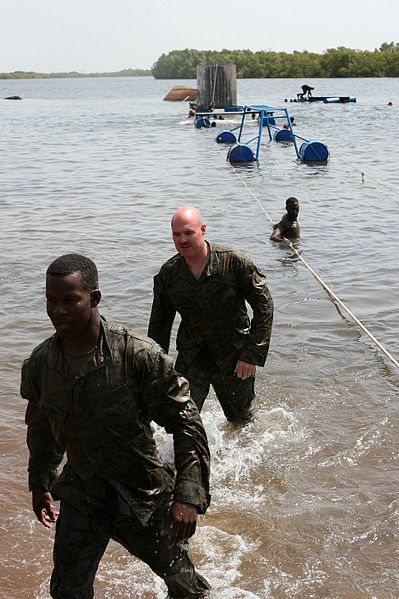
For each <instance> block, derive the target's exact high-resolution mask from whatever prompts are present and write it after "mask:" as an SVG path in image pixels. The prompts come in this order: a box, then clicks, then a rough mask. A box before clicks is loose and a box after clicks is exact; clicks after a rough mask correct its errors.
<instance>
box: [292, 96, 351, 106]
mask: <svg viewBox="0 0 399 599" xmlns="http://www.w3.org/2000/svg"><path fill="white" fill-rule="evenodd" d="M286 102H287V100H286ZM290 102H322V103H323V104H348V102H356V98H355V96H306V97H303V98H302V97H301V95H298V97H296V98H294V99H293V100H290Z"/></svg>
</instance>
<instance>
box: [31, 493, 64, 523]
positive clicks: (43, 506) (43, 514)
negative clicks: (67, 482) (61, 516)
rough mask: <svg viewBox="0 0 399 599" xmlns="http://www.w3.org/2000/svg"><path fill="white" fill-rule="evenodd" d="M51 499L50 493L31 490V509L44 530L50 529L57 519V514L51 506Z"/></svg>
mask: <svg viewBox="0 0 399 599" xmlns="http://www.w3.org/2000/svg"><path fill="white" fill-rule="evenodd" d="M52 501H53V498H52V496H51V493H50V491H42V490H38V489H33V491H32V507H33V511H34V512H35V514H36V518H37V519H38V520H39V522H41V523H42V524H43V526H45V527H46V528H51V525H52V524H54V522H55V521H56V519H57V516H58V513H59V512H57V511H56V509H55V508H54V506H53V504H52Z"/></svg>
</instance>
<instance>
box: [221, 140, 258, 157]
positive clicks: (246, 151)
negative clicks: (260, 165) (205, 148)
mask: <svg viewBox="0 0 399 599" xmlns="http://www.w3.org/2000/svg"><path fill="white" fill-rule="evenodd" d="M227 158H228V160H230V162H253V161H254V160H255V156H254V153H253V151H252V150H251V148H250V147H249V145H248V144H243V143H239V142H238V143H236V144H234V146H231V148H230V150H229V151H228V154H227Z"/></svg>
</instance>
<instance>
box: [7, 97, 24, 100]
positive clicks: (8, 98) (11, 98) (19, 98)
mask: <svg viewBox="0 0 399 599" xmlns="http://www.w3.org/2000/svg"><path fill="white" fill-rule="evenodd" d="M4 100H22V98H21V97H20V96H8V97H7V98H4Z"/></svg>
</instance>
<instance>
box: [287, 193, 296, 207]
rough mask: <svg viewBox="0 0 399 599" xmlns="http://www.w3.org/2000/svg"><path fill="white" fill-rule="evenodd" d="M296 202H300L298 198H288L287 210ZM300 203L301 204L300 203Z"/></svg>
mask: <svg viewBox="0 0 399 599" xmlns="http://www.w3.org/2000/svg"><path fill="white" fill-rule="evenodd" d="M294 202H298V199H297V198H294V196H292V197H291V198H288V199H287V200H286V201H285V206H286V208H288V206H289V205H290V204H293V203H294ZM298 203H299V202H298Z"/></svg>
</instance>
